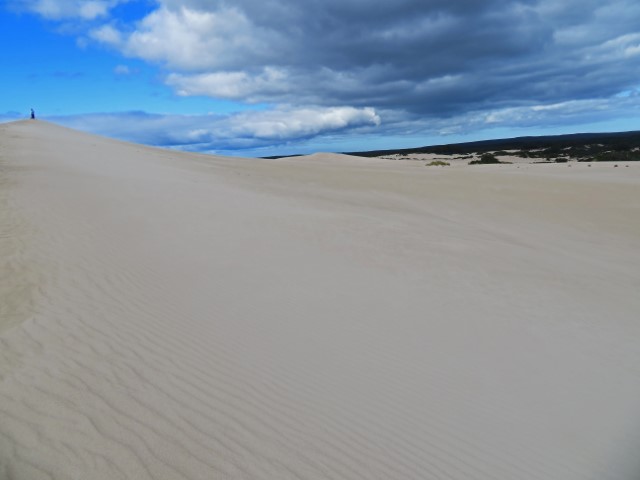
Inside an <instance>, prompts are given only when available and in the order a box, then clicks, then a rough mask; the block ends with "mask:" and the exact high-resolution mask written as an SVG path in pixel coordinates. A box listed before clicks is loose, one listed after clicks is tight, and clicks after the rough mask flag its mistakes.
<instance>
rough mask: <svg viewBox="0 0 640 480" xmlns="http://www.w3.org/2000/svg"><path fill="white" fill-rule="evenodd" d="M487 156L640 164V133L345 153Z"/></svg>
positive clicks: (369, 155) (368, 155)
mask: <svg viewBox="0 0 640 480" xmlns="http://www.w3.org/2000/svg"><path fill="white" fill-rule="evenodd" d="M507 151H509V152H507ZM487 152H493V153H495V155H514V156H519V157H523V158H540V159H545V160H549V161H555V160H558V159H559V160H562V159H568V158H571V159H576V160H578V161H630V160H632V161H638V160H640V131H633V132H617V133H576V134H571V135H554V136H543V137H517V138H507V139H499V140H482V141H479V142H466V143H453V144H448V145H434V146H426V147H418V148H404V149H394V150H372V151H367V152H345V153H346V154H347V155H357V156H360V157H380V156H390V155H402V156H408V155H411V154H417V153H432V154H438V155H468V154H471V153H475V154H478V155H481V154H483V153H487Z"/></svg>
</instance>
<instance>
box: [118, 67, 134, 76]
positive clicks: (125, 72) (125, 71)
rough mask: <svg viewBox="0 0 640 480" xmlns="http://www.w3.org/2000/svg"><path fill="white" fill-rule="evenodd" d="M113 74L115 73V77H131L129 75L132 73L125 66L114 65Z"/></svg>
mask: <svg viewBox="0 0 640 480" xmlns="http://www.w3.org/2000/svg"><path fill="white" fill-rule="evenodd" d="M113 73H115V74H116V75H121V76H126V75H131V73H133V72H132V71H131V69H130V68H129V67H128V66H126V65H116V66H115V68H114V69H113Z"/></svg>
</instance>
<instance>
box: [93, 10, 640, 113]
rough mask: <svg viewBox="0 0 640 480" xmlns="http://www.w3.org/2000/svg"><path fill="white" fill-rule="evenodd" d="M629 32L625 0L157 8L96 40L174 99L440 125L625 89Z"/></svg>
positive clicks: (636, 68)
mask: <svg viewBox="0 0 640 480" xmlns="http://www.w3.org/2000/svg"><path fill="white" fill-rule="evenodd" d="M638 25H640V7H638V5H637V2H635V1H632V0H612V1H611V2H607V5H606V8H605V7H604V6H603V5H602V4H601V2H599V1H597V0H584V1H582V0H581V1H577V0H520V1H514V0H486V1H482V2H478V1H476V0H459V1H456V2H451V1H448V0H447V1H445V0H398V1H396V2H383V3H380V2H375V3H374V2H373V1H372V0H326V1H323V2H316V1H311V0H306V1H299V2H291V1H289V0H269V1H267V2H265V1H257V0H236V1H235V2H233V4H231V3H229V2H226V1H222V0H180V1H178V0H161V1H159V7H158V8H157V9H156V10H154V11H153V12H151V13H150V14H149V15H148V16H146V17H145V18H144V19H143V20H142V21H140V22H138V23H136V24H135V25H133V26H130V28H129V29H127V28H125V29H122V30H120V31H116V30H115V29H114V27H111V26H109V27H108V30H106V31H100V30H97V31H96V32H95V33H94V38H96V39H97V40H99V41H101V42H104V43H107V44H111V45H112V46H115V47H116V48H118V49H120V50H121V51H122V53H124V54H125V55H127V56H129V57H135V58H140V59H143V60H146V61H149V62H155V63H157V64H159V65H161V66H163V67H164V68H165V69H166V70H168V74H167V75H166V83H167V85H169V86H171V87H172V88H173V89H174V90H175V91H176V92H177V93H178V94H179V95H183V96H189V95H206V96H211V97H215V98H225V99H233V100H244V101H247V102H269V103H279V104H292V105H295V104H316V105H322V106H332V105H345V104H347V105H353V106H355V107H365V106H373V107H376V108H385V109H398V110H403V111H408V112H415V113H420V114H423V115H429V116H433V117H437V118H441V117H446V116H450V115H456V114H463V113H465V112H467V111H469V110H485V109H488V108H495V107H496V106H499V107H502V106H516V105H518V104H522V103H529V104H536V103H540V102H551V103H552V102H562V101H567V100H577V99H585V98H604V97H607V96H611V95H615V94H616V93H617V92H620V91H622V90H625V89H628V88H633V87H634V86H635V85H636V84H637V83H638V80H637V79H638V74H639V73H640V62H639V60H640V56H639V52H640V40H639V39H638V36H639V35H640V29H639V28H638ZM103 28H104V27H103ZM623 59H624V60H626V63H622V62H621V60H623Z"/></svg>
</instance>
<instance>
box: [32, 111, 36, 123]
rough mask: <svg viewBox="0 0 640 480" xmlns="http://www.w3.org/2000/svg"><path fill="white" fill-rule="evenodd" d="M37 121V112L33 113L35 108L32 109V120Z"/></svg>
mask: <svg viewBox="0 0 640 480" xmlns="http://www.w3.org/2000/svg"><path fill="white" fill-rule="evenodd" d="M35 119H36V112H34V111H33V108H32V109H31V120H35Z"/></svg>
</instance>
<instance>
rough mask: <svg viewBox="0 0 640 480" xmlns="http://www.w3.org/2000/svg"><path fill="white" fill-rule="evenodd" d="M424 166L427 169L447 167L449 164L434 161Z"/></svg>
mask: <svg viewBox="0 0 640 480" xmlns="http://www.w3.org/2000/svg"><path fill="white" fill-rule="evenodd" d="M426 165H427V167H448V166H449V165H450V163H449V162H443V161H442V160H434V161H433V162H429V163H427V164H426Z"/></svg>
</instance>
